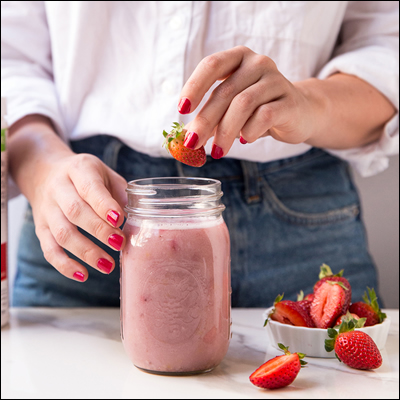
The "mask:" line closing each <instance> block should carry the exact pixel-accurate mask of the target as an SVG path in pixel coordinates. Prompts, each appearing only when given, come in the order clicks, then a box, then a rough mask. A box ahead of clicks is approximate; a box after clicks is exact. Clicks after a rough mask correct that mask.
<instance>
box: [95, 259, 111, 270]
mask: <svg viewBox="0 0 400 400" xmlns="http://www.w3.org/2000/svg"><path fill="white" fill-rule="evenodd" d="M97 268H98V269H99V270H100V271H103V272H105V273H106V274H109V273H110V272H111V270H112V268H113V263H112V262H111V261H108V260H107V259H106V258H99V261H97Z"/></svg>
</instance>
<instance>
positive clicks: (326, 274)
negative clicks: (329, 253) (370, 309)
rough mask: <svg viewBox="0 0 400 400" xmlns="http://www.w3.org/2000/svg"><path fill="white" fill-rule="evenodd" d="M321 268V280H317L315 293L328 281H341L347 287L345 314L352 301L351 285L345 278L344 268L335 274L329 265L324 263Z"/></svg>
mask: <svg viewBox="0 0 400 400" xmlns="http://www.w3.org/2000/svg"><path fill="white" fill-rule="evenodd" d="M320 268H321V271H320V273H319V281H317V283H316V284H315V285H314V294H315V292H316V290H317V289H318V288H319V287H320V286H321V285H322V284H323V283H324V282H326V281H330V282H340V283H341V284H343V286H344V287H345V288H346V289H347V290H346V298H345V306H344V312H343V314H345V313H346V311H347V310H348V308H349V307H350V303H351V285H350V283H349V281H348V280H347V279H346V278H343V271H344V270H343V269H342V270H341V271H339V272H338V273H337V274H336V275H333V272H332V270H331V268H330V267H329V265H326V264H322V265H321V267H320Z"/></svg>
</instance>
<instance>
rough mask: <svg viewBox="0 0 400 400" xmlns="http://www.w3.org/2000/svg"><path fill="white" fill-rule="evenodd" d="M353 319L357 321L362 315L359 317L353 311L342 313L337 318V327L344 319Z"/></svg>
mask: <svg viewBox="0 0 400 400" xmlns="http://www.w3.org/2000/svg"><path fill="white" fill-rule="evenodd" d="M351 319H355V320H356V321H358V320H359V319H360V317H359V316H358V315H357V314H353V313H350V311H347V313H346V314H344V315H341V316H340V317H339V318H338V319H337V321H336V323H335V327H336V326H339V325H341V324H342V323H343V322H344V321H347V322H348V321H350V320H351Z"/></svg>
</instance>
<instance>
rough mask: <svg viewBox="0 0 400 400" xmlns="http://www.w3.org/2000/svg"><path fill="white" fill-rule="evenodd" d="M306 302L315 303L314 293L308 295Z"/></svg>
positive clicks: (305, 298)
mask: <svg viewBox="0 0 400 400" xmlns="http://www.w3.org/2000/svg"><path fill="white" fill-rule="evenodd" d="M304 300H308V301H313V300H314V293H308V294H306V296H305V297H304Z"/></svg>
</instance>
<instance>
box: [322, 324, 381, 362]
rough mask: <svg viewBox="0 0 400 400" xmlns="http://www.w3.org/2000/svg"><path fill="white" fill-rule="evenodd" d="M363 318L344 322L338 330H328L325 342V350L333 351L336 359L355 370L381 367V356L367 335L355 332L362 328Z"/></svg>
mask: <svg viewBox="0 0 400 400" xmlns="http://www.w3.org/2000/svg"><path fill="white" fill-rule="evenodd" d="M364 323H365V318H360V319H359V320H358V321H357V320H355V319H351V320H350V321H344V322H343V323H342V324H341V325H340V328H339V332H338V331H337V330H336V329H328V336H329V337H330V339H326V340H325V350H326V351H327V352H330V351H332V350H334V351H335V355H336V358H337V359H338V360H339V361H341V362H343V363H345V364H346V365H348V366H349V367H351V368H356V369H375V368H379V367H380V366H381V365H382V355H381V353H380V351H379V349H378V347H377V345H376V344H375V342H374V341H373V340H372V339H371V337H370V336H369V335H367V334H366V333H365V332H361V331H355V330H354V329H355V328H362V327H363V325H364Z"/></svg>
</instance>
